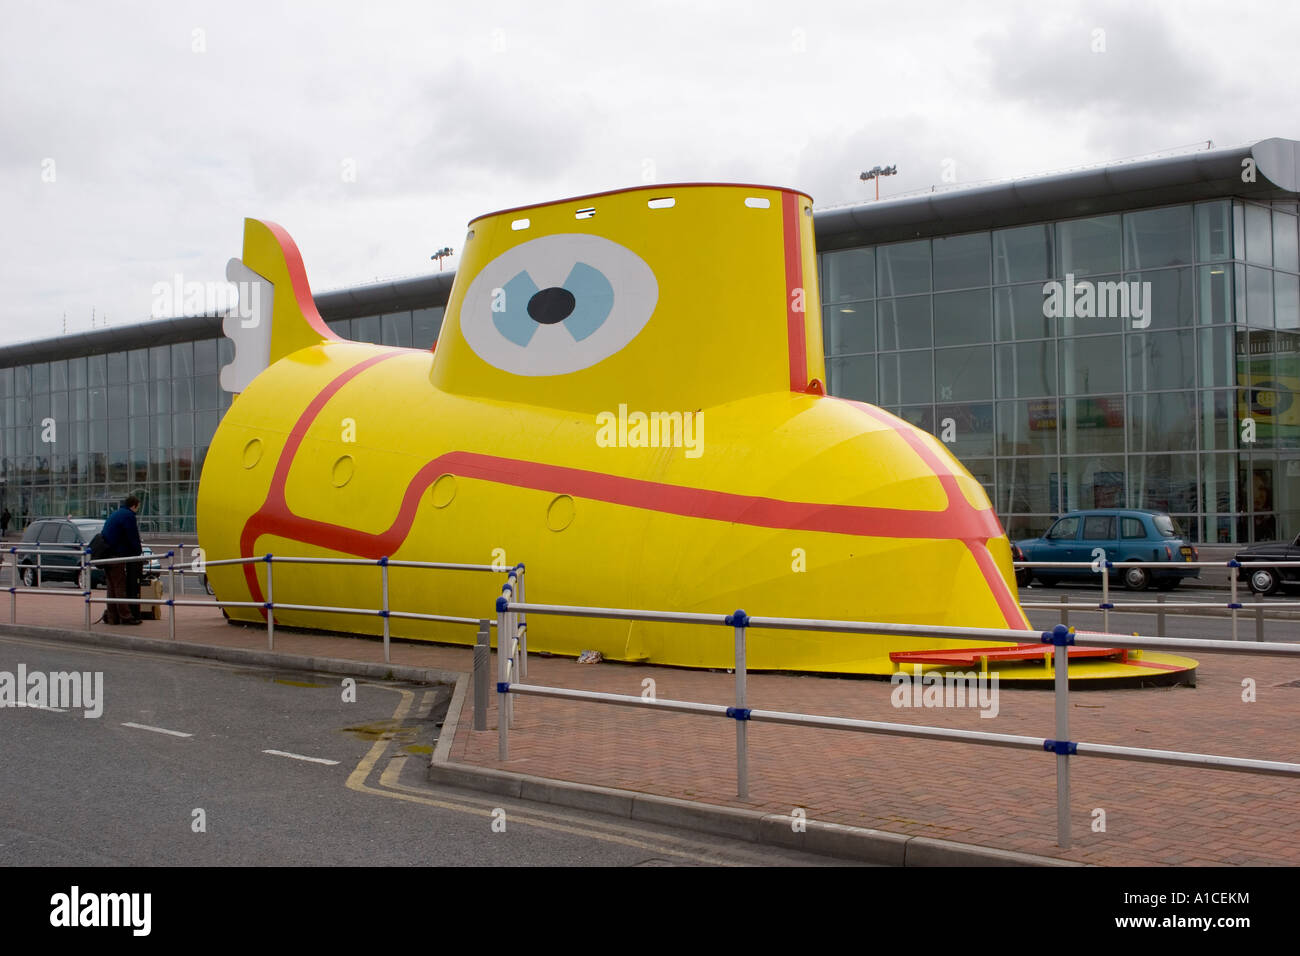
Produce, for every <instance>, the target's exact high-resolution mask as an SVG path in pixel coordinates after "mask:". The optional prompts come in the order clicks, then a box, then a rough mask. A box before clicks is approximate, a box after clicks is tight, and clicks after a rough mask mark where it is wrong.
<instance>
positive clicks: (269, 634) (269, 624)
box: [262, 554, 275, 651]
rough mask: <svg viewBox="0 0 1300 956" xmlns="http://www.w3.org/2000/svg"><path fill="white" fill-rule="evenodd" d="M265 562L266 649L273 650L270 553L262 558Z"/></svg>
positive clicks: (273, 617)
mask: <svg viewBox="0 0 1300 956" xmlns="http://www.w3.org/2000/svg"><path fill="white" fill-rule="evenodd" d="M262 560H263V561H265V562H266V649H267V650H268V651H273V650H275V597H274V592H273V591H272V590H271V567H272V563H273V562H272V560H271V555H269V554H268V555H267V556H266V557H265V558H263V559H262Z"/></svg>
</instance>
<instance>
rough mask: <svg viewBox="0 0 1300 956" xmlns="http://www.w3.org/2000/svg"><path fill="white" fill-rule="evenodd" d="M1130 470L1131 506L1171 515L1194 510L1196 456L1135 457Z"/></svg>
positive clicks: (1130, 460) (1195, 498)
mask: <svg viewBox="0 0 1300 956" xmlns="http://www.w3.org/2000/svg"><path fill="white" fill-rule="evenodd" d="M1129 469H1130V472H1129V480H1130V483H1131V488H1130V491H1129V500H1130V501H1131V502H1132V503H1133V504H1132V507H1134V508H1151V509H1153V510H1155V511H1168V512H1171V513H1172V514H1181V513H1184V512H1189V511H1196V510H1197V493H1196V456H1194V455H1134V456H1131V457H1130V458H1129Z"/></svg>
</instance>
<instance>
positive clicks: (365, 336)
mask: <svg viewBox="0 0 1300 956" xmlns="http://www.w3.org/2000/svg"><path fill="white" fill-rule="evenodd" d="M382 331H383V330H382V328H381V327H380V322H379V316H377V315H365V316H362V317H361V318H359V319H353V320H352V337H353V338H354V339H356V340H357V341H358V342H374V343H376V344H378V342H379V337H380V334H381V332H382Z"/></svg>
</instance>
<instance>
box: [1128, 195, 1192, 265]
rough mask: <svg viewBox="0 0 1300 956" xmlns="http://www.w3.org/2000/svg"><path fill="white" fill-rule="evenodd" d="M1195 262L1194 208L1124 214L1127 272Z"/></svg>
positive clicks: (1183, 207)
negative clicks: (1193, 253)
mask: <svg viewBox="0 0 1300 956" xmlns="http://www.w3.org/2000/svg"><path fill="white" fill-rule="evenodd" d="M1191 262H1192V207H1191V206H1167V207H1165V208H1163V209H1144V210H1142V211H1141V212H1126V213H1125V214H1124V268H1126V269H1155V268H1159V267H1160V266H1181V265H1190V264H1191Z"/></svg>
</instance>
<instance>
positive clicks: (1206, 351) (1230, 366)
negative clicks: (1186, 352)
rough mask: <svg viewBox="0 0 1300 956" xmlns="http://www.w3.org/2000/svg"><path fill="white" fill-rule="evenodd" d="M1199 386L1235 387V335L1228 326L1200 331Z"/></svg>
mask: <svg viewBox="0 0 1300 956" xmlns="http://www.w3.org/2000/svg"><path fill="white" fill-rule="evenodd" d="M1200 348H1201V353H1200V377H1201V381H1200V384H1201V385H1236V384H1237V355H1236V333H1235V332H1234V331H1233V330H1232V329H1231V328H1230V327H1228V326H1222V325H1221V326H1219V327H1217V328H1213V329H1201V330H1200Z"/></svg>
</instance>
